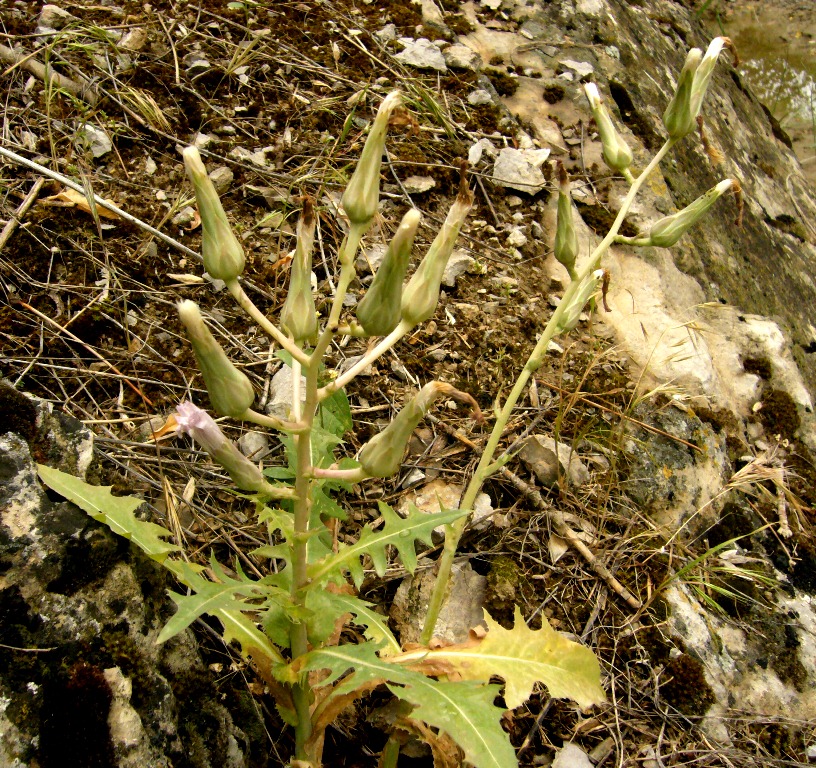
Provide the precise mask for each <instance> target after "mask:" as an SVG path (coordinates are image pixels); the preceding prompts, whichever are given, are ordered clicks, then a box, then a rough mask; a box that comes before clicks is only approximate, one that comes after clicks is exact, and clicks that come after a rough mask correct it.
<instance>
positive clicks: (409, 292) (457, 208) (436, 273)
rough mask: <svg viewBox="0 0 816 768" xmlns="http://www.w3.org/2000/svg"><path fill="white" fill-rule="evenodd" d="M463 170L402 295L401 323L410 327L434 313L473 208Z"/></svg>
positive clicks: (471, 197) (464, 165)
mask: <svg viewBox="0 0 816 768" xmlns="http://www.w3.org/2000/svg"><path fill="white" fill-rule="evenodd" d="M465 168H466V164H463V166H462V178H461V181H460V182H459V194H458V195H457V196H456V200H454V201H453V205H452V206H451V209H450V211H448V215H447V217H446V218H445V221H444V223H443V224H442V228H441V229H440V230H439V234H437V236H436V238H435V239H434V241H433V242H432V243H431V247H430V248H428V252H427V253H426V254H425V258H424V259H422V261H421V262H420V264H419V266H418V267H417V270H416V272H414V274H413V276H412V277H411V279H410V280H409V281H408V285H407V286H405V290H404V291H403V292H402V319H403V320H405V321H406V322H408V323H410V324H411V325H418V324H419V323H422V322H424V321H425V320H427V319H428V318H429V317H431V316H432V315H433V313H434V311H435V310H436V305H437V304H438V302H439V286H440V284H441V282H442V275H443V274H444V272H445V267H446V266H447V263H448V259H449V258H450V255H451V253H452V252H453V244H454V243H455V242H456V238H457V236H458V235H459V230H460V229H461V228H462V224H463V223H464V221H465V217H466V216H467V215H468V212H469V211H470V208H471V206H472V205H473V194H472V193H471V191H470V189H468V185H467V179H466V178H465V173H464V171H465Z"/></svg>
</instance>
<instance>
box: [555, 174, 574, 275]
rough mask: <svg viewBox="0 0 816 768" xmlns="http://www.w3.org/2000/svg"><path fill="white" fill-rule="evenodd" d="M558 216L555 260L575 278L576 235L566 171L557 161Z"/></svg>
mask: <svg viewBox="0 0 816 768" xmlns="http://www.w3.org/2000/svg"><path fill="white" fill-rule="evenodd" d="M558 180H559V192H558V215H557V224H556V229H555V258H556V259H557V260H558V261H559V262H560V263H561V264H563V265H564V266H565V267H566V269H567V272H569V276H570V277H571V278H573V279H574V278H575V259H576V258H577V256H578V235H577V234H576V232H575V224H574V223H573V220H572V196H571V195H570V182H569V176H568V175H567V169H566V168H564V165H563V163H562V162H561V161H560V160H559V161H558Z"/></svg>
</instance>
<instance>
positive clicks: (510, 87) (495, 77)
mask: <svg viewBox="0 0 816 768" xmlns="http://www.w3.org/2000/svg"><path fill="white" fill-rule="evenodd" d="M484 74H485V75H487V76H488V78H490V82H491V83H493V87H494V88H495V89H496V93H498V94H499V96H512V95H513V94H514V93H515V92H516V91H517V90H518V86H519V84H518V78H516V77H513V76H512V75H508V74H507V72H502V71H501V70H500V69H490V68H486V69H485V70H484Z"/></svg>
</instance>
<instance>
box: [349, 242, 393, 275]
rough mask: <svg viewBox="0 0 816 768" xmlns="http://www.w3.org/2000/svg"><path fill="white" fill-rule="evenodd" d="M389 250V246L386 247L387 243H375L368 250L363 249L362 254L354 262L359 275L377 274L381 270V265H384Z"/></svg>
mask: <svg viewBox="0 0 816 768" xmlns="http://www.w3.org/2000/svg"><path fill="white" fill-rule="evenodd" d="M387 248H388V246H387V245H385V243H374V244H372V245H370V246H368V248H361V249H360V253H359V254H358V255H357V258H356V259H355V261H354V267H355V269H356V270H357V273H358V274H365V273H366V272H370V273H372V274H373V273H375V272H376V271H377V270H378V269H379V268H380V264H382V261H383V258H384V257H385V251H386V250H387Z"/></svg>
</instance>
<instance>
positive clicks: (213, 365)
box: [178, 301, 255, 419]
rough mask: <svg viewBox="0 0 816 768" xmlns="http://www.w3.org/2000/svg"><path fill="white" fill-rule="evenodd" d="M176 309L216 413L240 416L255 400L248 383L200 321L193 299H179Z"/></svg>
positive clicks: (199, 314)
mask: <svg viewBox="0 0 816 768" xmlns="http://www.w3.org/2000/svg"><path fill="white" fill-rule="evenodd" d="M178 313H179V317H180V318H181V322H182V323H184V327H185V328H186V329H187V335H188V336H189V337H190V341H191V342H192V345H193V352H195V356H196V360H197V361H198V367H199V369H200V370H201V374H202V376H203V377H204V384H205V386H206V387H207V392H208V394H209V396H210V403H211V404H212V407H213V410H214V411H215V412H216V413H217V414H218V415H219V416H232V417H233V418H235V419H239V418H241V416H243V414H244V413H245V412H246V410H247V408H249V407H250V406H251V405H252V403H253V401H254V400H255V392H254V390H253V389H252V383H251V382H250V380H249V379H248V378H247V377H246V376H245V375H244V374H243V373H242V372H241V371H239V370H238V369H237V368H236V367H235V366H234V365H233V364H232V363H231V362H230V360H229V358H228V357H227V355H226V353H225V352H224V350H223V349H222V348H221V345H220V344H219V343H218V342H217V341H216V340H215V337H214V336H213V335H212V333H210V330H209V328H207V326H206V325H205V324H204V320H203V318H202V317H201V312H200V311H199V309H198V305H197V304H196V303H195V302H193V301H182V302H179V305H178Z"/></svg>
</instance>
